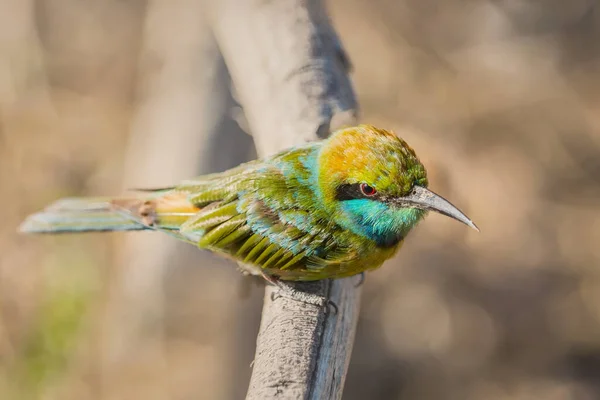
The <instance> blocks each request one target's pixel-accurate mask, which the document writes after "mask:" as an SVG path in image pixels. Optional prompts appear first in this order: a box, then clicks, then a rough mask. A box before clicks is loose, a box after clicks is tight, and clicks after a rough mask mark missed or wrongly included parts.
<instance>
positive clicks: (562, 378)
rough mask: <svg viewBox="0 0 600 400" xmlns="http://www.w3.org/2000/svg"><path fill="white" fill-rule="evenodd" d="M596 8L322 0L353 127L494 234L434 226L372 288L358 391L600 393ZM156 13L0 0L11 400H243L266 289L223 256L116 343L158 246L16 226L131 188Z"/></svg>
mask: <svg viewBox="0 0 600 400" xmlns="http://www.w3.org/2000/svg"><path fill="white" fill-rule="evenodd" d="M598 6H599V4H598V2H596V1H593V0H589V1H586V0H570V1H558V0H543V1H536V2H534V1H529V2H528V1H525V0H463V1H458V0H454V1H450V0H445V1H440V0H437V1H434V0H402V1H390V0H372V1H358V0H331V1H329V8H330V11H331V14H332V18H333V21H334V24H335V26H336V27H337V29H338V30H339V33H340V35H341V37H342V40H343V42H344V45H345V47H346V49H347V51H348V53H349V55H350V57H351V60H352V62H353V64H354V73H353V79H354V82H355V85H356V89H357V93H358V97H359V100H360V102H361V106H362V109H363V118H362V120H363V121H365V122H369V123H373V124H376V125H379V126H382V127H387V128H391V129H394V130H395V131H396V132H398V133H399V134H400V135H401V136H402V137H404V138H405V139H406V140H407V141H408V142H409V143H410V144H411V145H412V146H413V147H414V148H415V149H416V151H417V153H418V154H419V155H420V157H421V158H422V160H423V162H424V163H425V165H426V166H427V167H428V170H429V173H430V176H431V179H430V181H431V187H432V188H433V189H434V190H436V191H437V192H439V193H441V194H443V195H444V196H445V197H447V198H449V199H451V201H453V202H454V203H455V204H457V205H458V206H459V207H460V208H462V209H463V210H464V211H465V212H466V213H467V214H468V215H469V216H470V217H472V218H473V220H474V221H475V222H476V223H477V224H478V225H479V226H480V228H481V231H482V232H481V233H480V234H477V233H475V232H473V231H470V230H467V229H466V228H465V227H464V226H461V225H460V224H458V223H456V222H454V221H451V220H449V219H447V218H444V217H441V216H437V215H435V216H430V217H429V218H428V219H427V220H426V222H424V223H423V224H422V225H421V226H419V228H418V229H417V230H416V231H415V232H414V233H413V234H412V235H411V236H410V237H409V239H408V240H407V243H406V244H405V246H404V248H403V250H402V251H401V253H400V254H399V255H398V257H397V258H396V259H395V260H393V261H390V262H388V263H387V264H386V265H385V267H384V268H382V269H381V270H379V271H377V272H375V273H372V274H370V275H368V276H367V280H366V284H365V286H364V298H363V303H362V311H361V319H360V321H359V326H358V333H357V338H356V343H355V347H354V353H353V357H352V362H351V366H350V371H349V375H348V379H347V383H346V390H345V394H344V398H345V399H349V400H350V399H366V398H376V399H417V400H421V399H467V400H469V399H485V400H504V399H517V400H521V399H523V400H525V399H545V400H555V399H557V400H558V399H597V398H600V279H599V278H600V277H599V272H598V268H599V267H600V135H599V134H598V133H599V131H600V73H599V72H600V71H599V69H600V58H599V57H600V44H599V43H600V8H599V7H598ZM146 7H147V4H146V2H145V1H141V0H139V1H136V0H129V1H116V0H107V1H98V2H81V1H75V0H45V1H40V0H38V1H33V0H1V1H0V9H2V12H1V13H0V113H1V114H0V195H1V197H0V198H1V199H2V202H1V204H2V207H1V214H0V218H1V220H2V224H1V225H0V398H2V399H4V398H6V399H12V398H15V399H18V398H35V399H38V398H39V399H82V400H83V399H111V400H112V399H140V398H144V399H154V398H156V399H204V398H206V399H215V398H218V399H221V398H223V399H228V398H243V395H244V393H245V390H246V386H247V383H248V379H249V374H250V371H251V369H250V362H251V360H252V355H253V348H252V346H253V343H254V339H255V335H256V332H257V329H258V328H257V327H258V321H259V318H260V303H261V295H262V292H261V288H260V286H252V287H250V288H247V287H245V284H244V283H243V280H242V278H241V277H240V276H239V275H238V274H237V272H236V271H235V270H234V268H233V267H232V265H230V264H229V263H227V262H224V261H220V260H217V259H215V258H214V257H211V256H210V255H206V254H203V253H202V252H199V251H196V250H194V249H193V248H192V247H191V246H187V247H186V246H182V247H180V249H181V250H180V251H179V255H178V257H177V258H176V259H173V260H170V261H171V263H170V266H169V268H167V271H166V273H165V274H164V275H163V276H162V278H161V282H160V287H161V288H162V294H161V299H162V302H160V304H161V309H160V310H156V309H153V308H152V307H150V310H145V311H144V317H143V318H142V320H143V323H142V324H141V325H140V326H139V327H138V330H137V331H135V334H133V335H131V334H130V335H129V338H128V339H127V338H126V339H123V338H121V335H123V337H127V334H126V333H125V332H123V331H122V329H121V325H120V324H119V323H118V322H115V321H118V319H115V318H111V313H112V312H114V310H115V309H117V310H119V309H122V308H126V307H127V305H126V304H127V298H123V297H119V296H115V295H114V292H115V290H116V289H115V287H116V286H118V285H117V283H116V282H118V281H119V277H120V276H121V275H122V271H121V270H122V269H123V268H127V267H126V266H121V264H119V263H116V262H115V261H114V260H115V258H116V255H117V253H118V251H119V244H120V243H121V242H122V241H123V238H125V237H127V236H128V235H144V234H139V233H132V234H124V233H115V234H105V235H103V234H90V235H82V236H60V237H22V236H17V235H16V234H15V229H16V227H17V225H18V224H19V222H20V221H21V220H22V218H23V217H24V216H25V215H26V214H28V213H30V212H33V211H35V210H37V209H39V208H40V207H42V206H44V205H45V204H47V203H48V202H50V201H52V200H54V199H56V198H58V197H61V196H70V195H84V194H85V195H100V194H106V193H118V192H119V191H120V190H121V185H122V176H123V168H124V165H125V161H124V154H125V149H126V145H127V143H128V142H127V141H128V133H129V132H130V122H131V118H132V113H133V112H134V110H135V109H136V104H137V102H138V97H137V94H136V93H137V91H136V90H137V89H139V87H138V86H137V85H138V80H137V78H138V75H139V70H138V57H139V52H140V46H141V42H142V39H143V38H142V33H143V25H144V16H145V11H146ZM191 21H192V22H193V20H191ZM169 24H174V25H173V26H170V25H169ZM177 24H181V22H178V21H170V22H167V21H165V22H164V25H163V26H161V28H162V29H165V30H166V31H167V32H168V31H169V30H170V29H172V28H173V29H174V27H175V26H176V25H177ZM180 39H181V38H180V37H178V36H176V35H174V37H173V41H177V40H180ZM221 124H222V129H223V132H224V134H231V135H236V134H239V128H237V125H236V123H234V122H232V120H231V119H227V118H225V119H224V120H223V121H221ZM177 129H178V127H177V126H173V127H172V132H171V133H170V134H171V135H173V136H174V137H175V136H176V135H177ZM240 137H243V136H240ZM240 140H241V139H240ZM244 140H245V139H244ZM224 157H225V156H221V157H218V158H220V159H221V164H217V162H216V161H214V162H213V161H211V163H210V164H211V165H209V166H207V167H205V169H214V170H218V169H223V168H225V167H227V166H229V165H226V164H227V163H228V161H222V158H224ZM237 158H243V156H242V155H238V156H237ZM238 161H239V160H238ZM156 162H157V165H160V163H169V159H168V157H165V159H157V161H156ZM236 162H237V161H236ZM223 163H224V164H223ZM229 163H230V164H234V162H233V161H230V162H229ZM181 178H187V176H182V177H181ZM153 240H155V239H153ZM160 240H164V241H170V240H172V239H170V238H167V237H165V238H164V239H160ZM188 247H189V248H188ZM199 253H200V254H199ZM248 289H249V295H248V293H246V295H244V294H243V291H244V290H246V291H248ZM152 311H155V313H153V312H152ZM137 317H138V318H139V316H137ZM125 319H127V316H126V318H125ZM132 337H133V339H132ZM121 339H122V340H121ZM115 341H116V342H118V343H121V345H115V344H114V343H115Z"/></svg>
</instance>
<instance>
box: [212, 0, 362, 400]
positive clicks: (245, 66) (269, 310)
mask: <svg viewBox="0 0 600 400" xmlns="http://www.w3.org/2000/svg"><path fill="white" fill-rule="evenodd" d="M210 16H211V21H212V28H213V31H214V33H215V37H216V40H217V42H218V44H219V47H220V48H221V51H222V53H223V55H224V58H225V60H226V63H227V65H228V68H229V70H230V72H231V75H232V78H233V80H234V83H235V87H236V90H237V92H238V96H239V100H240V102H241V104H242V106H243V107H244V110H245V113H246V116H247V119H248V124H249V126H250V129H251V130H252V133H253V135H254V138H255V143H256V145H257V150H258V153H259V154H260V155H263V156H264V155H268V154H272V153H274V152H276V151H279V150H282V149H284V148H287V147H290V146H293V145H298V144H300V143H303V142H306V141H312V140H318V139H320V138H323V137H325V136H326V135H327V134H328V133H329V132H330V130H332V129H335V128H337V127H340V126H341V125H346V124H351V123H353V122H354V121H355V119H356V113H357V111H356V108H357V107H356V99H355V97H354V92H353V90H352V86H351V83H350V80H349V77H348V72H347V69H348V59H347V57H346V55H345V53H344V52H343V49H342V48H341V46H340V42H339V40H338V38H337V36H336V35H335V33H334V30H333V28H332V27H331V25H330V22H329V19H328V17H327V14H326V12H325V10H324V7H323V4H322V3H321V1H317V0H308V1H307V0H286V1H260V0H215V1H213V2H212V3H211V9H210ZM356 281H357V280H356V279H344V280H337V281H324V282H317V283H311V284H297V285H296V288H297V289H298V290H302V291H304V292H306V293H312V295H313V296H315V295H316V296H318V297H320V298H321V299H322V300H323V303H324V304H326V303H327V302H328V301H331V302H333V303H335V305H336V306H337V307H338V312H337V313H335V312H333V309H332V307H328V306H315V305H310V304H307V303H305V302H302V301H299V299H295V298H290V297H286V296H285V295H283V294H282V293H280V292H279V291H278V289H275V288H272V287H268V288H267V290H266V292H265V304H264V308H263V316H262V322H261V327H260V332H259V335H258V338H257V349H256V357H255V360H254V370H253V374H252V378H251V381H250V387H249V390H248V394H247V399H252V400H253V399H260V400H262V399H267V398H269V399H272V398H276V399H284V398H286V399H287V398H290V399H291V398H293V399H300V398H304V399H336V398H340V397H341V394H342V388H343V384H344V378H345V375H346V370H347V367H348V361H349V359H350V353H351V349H352V342H353V339H354V331H355V327H356V321H357V316H358V308H359V297H360V295H359V289H357V288H355V287H354V286H355V282H356ZM272 295H273V296H272Z"/></svg>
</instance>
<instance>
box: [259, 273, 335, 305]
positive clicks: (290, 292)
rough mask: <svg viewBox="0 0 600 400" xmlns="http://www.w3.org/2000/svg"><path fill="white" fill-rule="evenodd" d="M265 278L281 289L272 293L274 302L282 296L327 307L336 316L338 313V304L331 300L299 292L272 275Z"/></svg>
mask: <svg viewBox="0 0 600 400" xmlns="http://www.w3.org/2000/svg"><path fill="white" fill-rule="evenodd" d="M264 278H265V280H266V281H267V282H269V283H270V284H271V285H273V286H275V287H277V288H278V289H279V291H277V292H271V300H272V301H274V300H276V299H277V298H278V297H280V296H285V297H288V298H291V299H294V300H297V301H301V302H303V303H306V304H311V305H314V306H318V307H327V309H328V310H329V309H330V308H331V309H332V310H333V312H334V313H335V314H337V313H338V306H337V304H335V303H334V302H333V301H331V300H329V299H326V298H324V297H323V296H319V295H316V294H311V293H306V292H303V291H300V290H297V289H295V288H294V287H293V286H292V285H290V284H287V283H284V282H282V281H281V280H279V279H277V278H275V277H274V276H271V275H266V274H264Z"/></svg>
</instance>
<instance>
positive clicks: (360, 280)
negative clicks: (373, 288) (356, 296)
mask: <svg viewBox="0 0 600 400" xmlns="http://www.w3.org/2000/svg"><path fill="white" fill-rule="evenodd" d="M365 278H366V276H365V273H364V272H361V273H360V274H359V275H358V282H356V285H354V287H356V288H357V287H361V286H362V285H363V283H365Z"/></svg>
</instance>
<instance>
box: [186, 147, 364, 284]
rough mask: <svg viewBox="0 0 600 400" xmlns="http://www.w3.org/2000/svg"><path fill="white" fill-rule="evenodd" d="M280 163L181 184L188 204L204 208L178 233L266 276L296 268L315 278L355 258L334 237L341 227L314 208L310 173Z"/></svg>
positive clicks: (268, 163)
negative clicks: (263, 271)
mask: <svg viewBox="0 0 600 400" xmlns="http://www.w3.org/2000/svg"><path fill="white" fill-rule="evenodd" d="M298 151H299V152H301V151H305V150H303V149H300V150H298ZM291 155H294V154H291ZM289 156H290V154H288V157H289ZM295 156H298V155H295ZM292 159H293V158H292ZM276 161H277V160H276ZM280 161H281V160H278V162H267V163H257V162H254V163H250V164H246V165H244V167H238V168H236V171H235V172H231V171H227V173H223V174H215V175H212V176H211V177H209V178H208V179H207V178H206V177H202V178H200V179H197V180H193V181H188V182H185V183H184V184H183V185H180V186H179V187H178V188H177V190H185V191H188V192H189V194H188V198H189V199H190V202H191V203H192V204H194V205H195V206H196V207H199V208H202V209H201V210H200V211H199V212H198V213H197V214H196V215H195V216H194V217H192V218H190V219H189V220H188V221H187V222H186V223H185V224H183V225H182V226H181V228H180V232H181V233H182V234H183V235H184V236H185V237H187V238H188V239H189V240H191V241H194V242H195V243H197V244H198V246H199V247H202V248H208V249H210V250H213V251H216V252H220V253H225V254H228V255H230V256H232V257H233V258H235V259H236V260H238V261H241V262H244V263H248V264H253V265H256V266H259V267H260V268H262V269H264V270H266V271H267V273H270V274H277V275H282V274H286V273H290V272H291V271H293V270H298V269H302V270H305V271H306V272H307V273H311V272H310V271H313V272H312V273H314V274H316V273H318V271H319V270H320V269H322V268H324V267H326V266H329V265H333V264H336V263H340V262H346V261H347V260H348V259H351V258H352V257H354V256H355V255H354V254H352V253H351V252H349V251H347V249H346V248H344V247H343V246H341V245H340V243H339V240H338V239H339V238H337V237H336V234H337V233H338V231H339V230H340V228H339V227H338V226H337V225H335V224H333V223H332V222H331V221H330V219H329V218H328V215H327V213H326V212H325V211H324V210H322V209H320V207H319V206H318V201H317V199H316V198H315V196H316V194H315V192H314V190H313V189H312V187H311V186H310V185H309V184H308V183H307V179H308V178H309V174H310V171H306V170H304V169H303V167H302V166H301V165H292V166H291V167H293V173H291V174H290V173H289V167H290V165H288V164H285V163H282V162H280ZM286 168H288V169H287V170H286ZM297 273H301V271H297Z"/></svg>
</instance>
